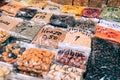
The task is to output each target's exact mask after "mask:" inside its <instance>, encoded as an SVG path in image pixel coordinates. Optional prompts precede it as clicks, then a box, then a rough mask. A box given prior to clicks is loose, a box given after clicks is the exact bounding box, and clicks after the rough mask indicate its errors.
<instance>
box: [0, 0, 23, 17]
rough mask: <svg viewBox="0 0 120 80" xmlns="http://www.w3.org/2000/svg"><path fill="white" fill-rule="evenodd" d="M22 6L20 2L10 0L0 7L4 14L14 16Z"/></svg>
mask: <svg viewBox="0 0 120 80" xmlns="http://www.w3.org/2000/svg"><path fill="white" fill-rule="evenodd" d="M23 7H24V5H23V4H22V3H20V2H17V1H11V2H10V3H8V4H7V5H4V6H2V7H1V9H2V10H3V13H5V14H7V15H10V16H15V14H16V13H17V12H18V10H19V9H20V8H23Z"/></svg>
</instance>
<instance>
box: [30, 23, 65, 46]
mask: <svg viewBox="0 0 120 80" xmlns="http://www.w3.org/2000/svg"><path fill="white" fill-rule="evenodd" d="M65 35H66V31H65V30H62V29H60V28H54V27H53V26H51V25H46V26H44V27H43V28H42V29H41V30H40V32H39V33H38V35H37V36H36V37H35V38H34V39H33V41H32V43H34V44H38V45H42V46H47V47H51V48H58V42H62V41H63V40H64V38H65Z"/></svg>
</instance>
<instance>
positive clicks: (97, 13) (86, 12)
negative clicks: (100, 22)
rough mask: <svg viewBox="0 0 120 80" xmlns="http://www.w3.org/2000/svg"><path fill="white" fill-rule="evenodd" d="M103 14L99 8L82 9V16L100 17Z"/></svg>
mask: <svg viewBox="0 0 120 80" xmlns="http://www.w3.org/2000/svg"><path fill="white" fill-rule="evenodd" d="M100 14H101V9H98V8H84V9H83V11H82V16H83V17H87V18H99V16H100Z"/></svg>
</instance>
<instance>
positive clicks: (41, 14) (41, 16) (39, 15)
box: [32, 12, 52, 23]
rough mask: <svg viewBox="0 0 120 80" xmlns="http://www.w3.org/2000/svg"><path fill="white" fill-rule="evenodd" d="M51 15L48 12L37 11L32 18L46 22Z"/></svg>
mask: <svg viewBox="0 0 120 80" xmlns="http://www.w3.org/2000/svg"><path fill="white" fill-rule="evenodd" d="M51 16H52V14H50V13H46V12H39V13H37V14H36V15H35V16H34V17H33V18H32V20H33V21H45V22H47V23H48V22H49V20H50V18H51Z"/></svg>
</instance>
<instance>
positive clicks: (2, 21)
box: [0, 15, 19, 30]
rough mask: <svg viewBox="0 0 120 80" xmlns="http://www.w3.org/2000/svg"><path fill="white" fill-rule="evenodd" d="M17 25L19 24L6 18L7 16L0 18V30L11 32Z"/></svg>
mask: <svg viewBox="0 0 120 80" xmlns="http://www.w3.org/2000/svg"><path fill="white" fill-rule="evenodd" d="M17 24H19V21H17V20H15V19H13V18H10V17H7V16H3V15H2V16H0V28H2V29H5V30H11V29H12V28H13V27H15V26H16V25H17Z"/></svg>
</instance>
